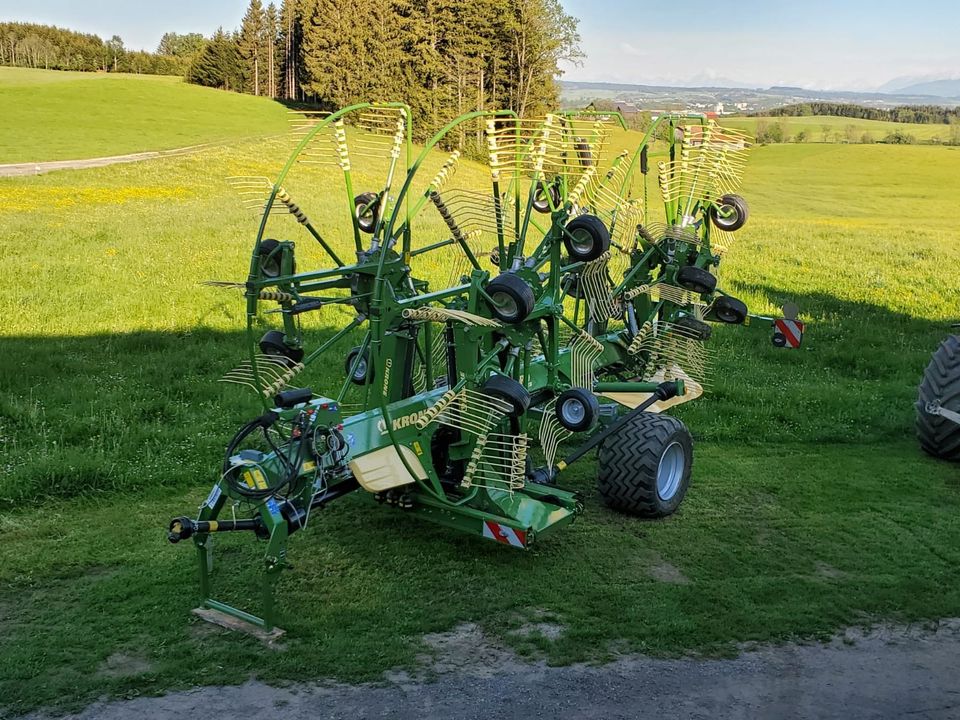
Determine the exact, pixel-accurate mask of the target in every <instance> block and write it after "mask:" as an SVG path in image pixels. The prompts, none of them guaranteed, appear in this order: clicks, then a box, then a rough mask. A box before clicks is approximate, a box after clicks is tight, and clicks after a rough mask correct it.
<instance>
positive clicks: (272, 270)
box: [257, 240, 282, 278]
mask: <svg viewBox="0 0 960 720" xmlns="http://www.w3.org/2000/svg"><path fill="white" fill-rule="evenodd" d="M279 246H280V243H278V242H277V241H276V240H264V241H262V242H261V243H260V249H259V250H258V251H257V254H258V255H259V256H260V274H261V275H262V276H263V277H265V278H275V277H280V273H281V262H280V260H281V257H282V253H281V252H278V248H279Z"/></svg>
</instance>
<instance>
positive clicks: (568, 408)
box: [560, 399, 587, 426]
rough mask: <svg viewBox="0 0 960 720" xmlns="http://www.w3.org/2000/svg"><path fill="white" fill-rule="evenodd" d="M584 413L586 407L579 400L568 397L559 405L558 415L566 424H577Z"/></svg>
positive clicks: (581, 420)
mask: <svg viewBox="0 0 960 720" xmlns="http://www.w3.org/2000/svg"><path fill="white" fill-rule="evenodd" d="M586 415H587V408H586V406H585V405H584V404H583V403H582V402H580V401H579V400H575V399H570V400H567V401H566V402H565V403H564V404H563V405H561V406H560V417H562V418H563V421H564V422H565V423H567V425H573V426H576V425H579V424H580V423H582V422H583V418H584V417H586Z"/></svg>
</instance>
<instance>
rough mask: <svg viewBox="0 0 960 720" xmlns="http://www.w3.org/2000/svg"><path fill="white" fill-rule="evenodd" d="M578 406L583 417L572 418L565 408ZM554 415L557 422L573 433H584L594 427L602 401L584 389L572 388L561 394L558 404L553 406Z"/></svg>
mask: <svg viewBox="0 0 960 720" xmlns="http://www.w3.org/2000/svg"><path fill="white" fill-rule="evenodd" d="M571 403H573V404H578V405H579V406H580V409H581V410H582V413H583V414H582V416H581V417H578V418H577V417H571V415H570V414H569V412H568V411H565V406H567V405H570V404H571ZM553 409H554V413H556V416H557V422H559V423H560V424H561V425H562V426H563V427H565V428H566V429H567V430H570V431H571V432H583V431H584V430H589V429H590V428H591V427H593V425H594V423H595V422H596V421H597V416H598V415H599V414H600V401H599V400H597V396H596V395H594V394H593V393H592V392H590V391H589V390H586V389H584V388H578V387H575V388H570V389H569V390H564V391H563V392H562V393H560V397H558V398H557V402H556V404H555V405H554V406H553Z"/></svg>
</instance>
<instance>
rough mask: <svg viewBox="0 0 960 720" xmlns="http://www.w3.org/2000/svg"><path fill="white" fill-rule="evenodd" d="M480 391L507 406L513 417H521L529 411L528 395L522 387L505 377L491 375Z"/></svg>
mask: <svg viewBox="0 0 960 720" xmlns="http://www.w3.org/2000/svg"><path fill="white" fill-rule="evenodd" d="M482 391H483V393H484V394H486V395H491V396H492V397H495V398H497V399H499V400H504V401H505V402H506V403H507V404H509V405H510V407H511V411H510V414H511V415H512V416H513V417H518V416H520V415H523V414H524V413H525V412H526V411H527V410H529V409H530V393H529V392H528V391H527V389H526V388H525V387H524V386H523V385H521V384H520V383H519V382H517V381H516V380H514V379H513V378H510V377H507V376H506V375H491V376H490V378H489V379H488V380H487V381H486V382H485V383H484V384H483V388H482Z"/></svg>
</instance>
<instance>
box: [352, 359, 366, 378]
mask: <svg viewBox="0 0 960 720" xmlns="http://www.w3.org/2000/svg"><path fill="white" fill-rule="evenodd" d="M353 376H354V377H355V378H356V379H357V380H363V379H364V378H365V377H367V360H366V358H360V362H358V363H357V369H356V370H354V371H353Z"/></svg>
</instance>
